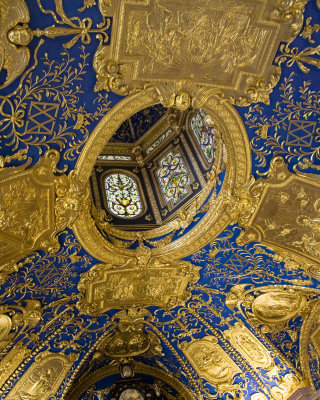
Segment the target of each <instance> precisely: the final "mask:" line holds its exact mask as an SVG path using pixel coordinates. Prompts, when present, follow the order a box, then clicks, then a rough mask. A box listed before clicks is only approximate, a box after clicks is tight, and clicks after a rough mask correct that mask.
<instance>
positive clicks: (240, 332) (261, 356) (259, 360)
mask: <svg viewBox="0 0 320 400" xmlns="http://www.w3.org/2000/svg"><path fill="white" fill-rule="evenodd" d="M223 334H224V336H225V337H226V338H227V339H228V340H229V341H230V343H231V344H232V345H233V346H234V347H235V348H236V349H237V351H238V352H239V353H240V354H242V355H243V356H244V358H246V359H247V360H248V361H249V363H250V364H251V365H252V366H253V367H254V368H263V369H270V368H272V367H273V366H274V362H273V360H272V358H271V356H270V354H269V352H268V350H267V349H266V348H265V347H264V346H263V344H262V343H261V342H260V341H259V340H258V339H257V338H256V337H255V336H254V335H253V334H252V333H251V332H250V331H249V329H247V328H246V327H245V326H244V325H242V324H241V323H236V324H235V326H232V327H229V329H228V330H226V331H225V332H224V333H223Z"/></svg>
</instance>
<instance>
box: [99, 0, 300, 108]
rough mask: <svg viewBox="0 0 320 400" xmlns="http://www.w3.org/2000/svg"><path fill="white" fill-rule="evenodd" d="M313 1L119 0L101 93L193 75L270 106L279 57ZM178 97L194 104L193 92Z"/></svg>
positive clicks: (241, 99)
mask: <svg viewBox="0 0 320 400" xmlns="http://www.w3.org/2000/svg"><path fill="white" fill-rule="evenodd" d="M306 2H307V0H299V1H296V2H287V1H280V2H279V1H275V0H264V1H262V2H260V1H259V2H258V1H255V0H252V1H250V2H249V6H248V4H244V3H243V2H241V1H231V0H227V1H215V2H211V1H208V0H196V1H195V2H192V3H190V2H184V3H183V4H182V3H181V2H180V1H177V0H176V1H158V0H154V1H151V0H147V1H145V2H144V3H141V2H140V1H138V0H135V1H131V0H130V1H129V0H121V1H117V2H113V3H112V4H111V5H110V7H109V10H108V11H109V14H108V15H109V16H111V17H112V18H113V35H112V37H111V43H110V46H105V45H103V43H102V41H101V43H100V46H99V48H98V50H97V52H96V54H95V57H94V64H93V65H94V68H95V71H96V75H97V84H96V90H101V89H106V90H111V91H113V92H116V93H119V94H121V95H129V94H133V93H136V92H137V91H138V90H141V89H142V88H143V87H145V85H155V86H158V87H159V85H163V82H167V83H169V84H170V83H172V82H177V81H180V80H190V81H191V82H193V83H196V84H198V85H199V87H202V88H207V89H208V88H211V89H214V90H220V91H222V92H223V94H224V95H225V96H226V98H228V99H229V100H230V101H231V102H233V103H235V104H238V105H248V104H251V103H252V102H258V101H263V102H267V103H268V102H269V95H270V93H271V92H272V90H273V87H274V86H275V85H276V84H277V82H278V80H279V78H280V73H281V69H280V67H279V66H275V65H272V62H273V58H274V56H275V54H276V51H277V49H278V46H279V44H280V42H291V41H292V40H293V39H294V38H295V37H296V35H297V34H298V33H299V31H300V29H301V28H302V24H303V12H304V6H305V4H306ZM217 21H218V22H217ZM209 38H215V39H214V40H209ZM266 49H268V50H266ZM165 85H166V84H164V86H165ZM174 93H175V94H174ZM171 94H172V95H173V103H176V105H177V107H178V108H180V109H184V108H185V107H186V105H187V103H190V99H188V96H189V93H188V92H181V93H179V92H178V93H176V92H172V93H171Z"/></svg>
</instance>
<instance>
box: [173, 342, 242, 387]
mask: <svg viewBox="0 0 320 400" xmlns="http://www.w3.org/2000/svg"><path fill="white" fill-rule="evenodd" d="M180 347H181V349H182V350H183V352H184V354H185V355H186V356H187V358H188V359H189V361H190V363H191V364H192V366H193V367H194V369H195V370H196V371H197V373H198V375H199V377H201V378H202V379H205V380H207V381H208V382H209V383H210V384H211V385H214V386H215V387H216V388H217V390H218V392H222V393H223V392H229V393H235V392H236V391H237V390H239V389H240V387H239V385H237V384H235V383H234V382H233V381H234V376H235V375H236V374H240V373H241V370H240V368H239V367H238V366H237V365H236V364H235V362H234V361H233V360H232V359H231V358H230V357H229V355H228V354H227V353H226V352H225V351H224V350H223V349H222V347H221V346H220V345H219V344H218V339H217V338H216V337H215V336H205V337H204V338H202V339H193V340H192V341H191V342H182V343H180Z"/></svg>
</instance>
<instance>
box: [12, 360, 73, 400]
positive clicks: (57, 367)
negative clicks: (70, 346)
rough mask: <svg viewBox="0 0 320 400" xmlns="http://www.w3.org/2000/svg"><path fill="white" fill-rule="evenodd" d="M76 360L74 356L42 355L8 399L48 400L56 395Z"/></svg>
mask: <svg viewBox="0 0 320 400" xmlns="http://www.w3.org/2000/svg"><path fill="white" fill-rule="evenodd" d="M76 358H77V356H75V355H74V354H72V355H69V356H65V355H62V354H54V353H49V352H44V353H41V354H40V355H38V356H37V357H36V359H35V361H34V363H33V364H32V365H31V366H30V367H29V369H28V370H27V371H26V372H25V373H24V375H23V376H22V377H21V378H20V380H19V382H18V383H17V384H16V385H15V386H14V388H13V389H12V390H11V392H10V393H9V395H8V396H7V397H6V398H7V399H8V400H17V399H19V400H25V399H32V400H48V399H49V398H50V397H51V396H53V395H54V394H55V393H56V391H57V390H58V388H59V386H60V384H61V382H62V380H63V379H64V377H65V375H66V374H67V372H68V371H69V369H70V367H71V366H72V364H73V362H74V361H75V360H76Z"/></svg>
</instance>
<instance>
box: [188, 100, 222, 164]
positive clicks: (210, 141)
mask: <svg viewBox="0 0 320 400" xmlns="http://www.w3.org/2000/svg"><path fill="white" fill-rule="evenodd" d="M206 115H207V114H206V113H205V112H204V110H203V109H202V108H199V109H198V110H197V112H196V113H195V114H194V115H193V116H192V117H191V120H190V126H191V131H192V133H193V135H194V136H195V138H196V139H197V142H198V143H199V146H200V148H201V151H202V153H203V155H204V156H205V158H206V160H207V161H208V163H209V164H212V163H213V161H214V156H215V150H216V140H215V134H214V128H213V127H211V126H207V125H206V124H205V122H204V118H205V117H206Z"/></svg>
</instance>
